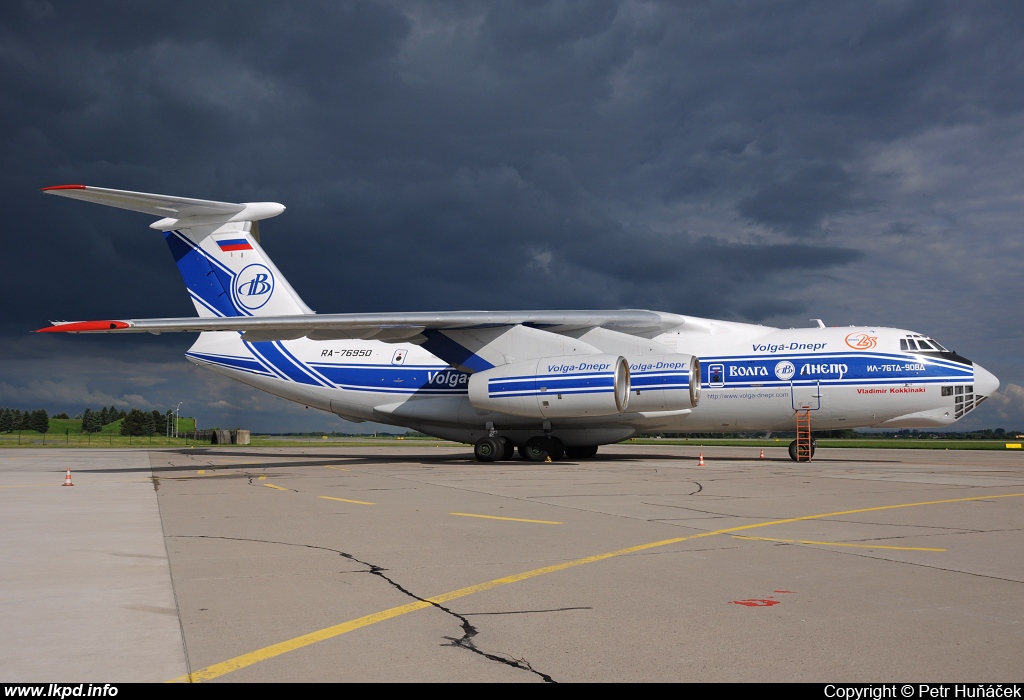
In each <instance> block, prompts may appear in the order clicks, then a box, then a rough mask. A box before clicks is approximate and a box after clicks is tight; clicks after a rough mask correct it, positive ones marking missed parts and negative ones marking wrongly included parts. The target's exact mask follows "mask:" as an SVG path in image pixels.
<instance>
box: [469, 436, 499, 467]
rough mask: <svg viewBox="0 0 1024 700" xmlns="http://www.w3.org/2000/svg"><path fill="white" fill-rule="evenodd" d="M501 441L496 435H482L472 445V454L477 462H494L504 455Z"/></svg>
mask: <svg viewBox="0 0 1024 700" xmlns="http://www.w3.org/2000/svg"><path fill="white" fill-rule="evenodd" d="M503 442H504V440H503V439H502V438H498V437H482V438H480V439H479V440H477V441H476V444H475V445H474V446H473V456H474V457H476V461H478V462H496V461H498V460H499V459H501V458H502V457H503V456H504V455H505V446H504V445H503V444H502V443H503Z"/></svg>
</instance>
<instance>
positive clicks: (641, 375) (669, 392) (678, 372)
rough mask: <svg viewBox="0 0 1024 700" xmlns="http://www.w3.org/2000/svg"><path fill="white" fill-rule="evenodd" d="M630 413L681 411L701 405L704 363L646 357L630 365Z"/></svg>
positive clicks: (684, 357)
mask: <svg viewBox="0 0 1024 700" xmlns="http://www.w3.org/2000/svg"><path fill="white" fill-rule="evenodd" d="M629 382H630V393H629V410H630V411H679V410H682V409H685V408H694V407H695V406H696V405H697V404H698V403H700V360H699V359H697V357H695V356H693V355H683V354H671V355H644V356H642V357H638V358H632V359H630V361H629Z"/></svg>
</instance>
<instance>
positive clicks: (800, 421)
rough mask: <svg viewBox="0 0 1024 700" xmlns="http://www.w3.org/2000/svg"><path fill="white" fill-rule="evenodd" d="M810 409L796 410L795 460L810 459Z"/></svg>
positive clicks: (803, 460) (808, 460)
mask: <svg viewBox="0 0 1024 700" xmlns="http://www.w3.org/2000/svg"><path fill="white" fill-rule="evenodd" d="M811 456H812V455H811V411H810V410H809V409H800V410H798V411H797V412H796V461H798V462H810V461H811Z"/></svg>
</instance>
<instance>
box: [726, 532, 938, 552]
mask: <svg viewBox="0 0 1024 700" xmlns="http://www.w3.org/2000/svg"><path fill="white" fill-rule="evenodd" d="M733 539H737V540H760V541H762V542H785V543H787V544H824V545H828V546H829V547H859V548H861V549H898V550H901V551H907V552H945V551H947V550H946V549H945V548H943V547H893V546H891V545H884V544H853V543H852V542H818V541H816V540H780V539H776V538H774V537H749V536H747V535H733Z"/></svg>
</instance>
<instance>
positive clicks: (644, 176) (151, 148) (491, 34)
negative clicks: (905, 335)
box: [0, 1, 1024, 410]
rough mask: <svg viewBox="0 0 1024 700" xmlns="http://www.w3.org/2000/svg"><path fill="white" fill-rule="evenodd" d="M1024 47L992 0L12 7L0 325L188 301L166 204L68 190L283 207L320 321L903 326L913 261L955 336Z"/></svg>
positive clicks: (1011, 284) (1002, 299)
mask: <svg viewBox="0 0 1024 700" xmlns="http://www.w3.org/2000/svg"><path fill="white" fill-rule="evenodd" d="M1022 35H1024V13H1022V12H1020V11H1018V10H1017V8H1016V7H1015V6H1013V5H1009V4H1001V3H971V4H969V5H965V4H957V3H942V2H930V1H929V2H925V1H921V2H916V1H910V2H876V3H862V2H858V3H834V2H771V3H765V2H738V3H728V4H727V3H712V4H705V3H692V4H690V3H669V2H666V3H660V2H611V1H602V2H568V1H567V2H555V1H552V2H545V1H538V2H527V3H513V2H480V3H475V2H464V3H434V2H420V3H417V2H411V3H404V2H403V3H389V2H320V3H305V4H300V5H296V4H287V3H269V2H266V3H261V2H245V3H201V2H182V3H176V4H175V5H174V6H173V7H163V6H159V5H151V4H146V3H119V2H107V3H103V2H97V3H89V4H82V3H71V2H67V3H63V2H42V1H26V2H20V3H7V4H5V5H3V6H2V7H0V157H2V158H3V161H4V162H5V164H7V165H8V167H6V168H4V169H3V171H0V205H2V206H3V210H4V213H5V216H4V218H3V220H2V221H0V237H2V240H3V243H4V249H5V255H4V256H0V294H2V295H3V297H4V298H5V299H7V300H10V299H16V300H17V303H15V304H8V308H9V310H8V312H7V313H6V315H5V319H4V322H3V325H2V327H0V333H2V334H4V335H3V337H6V338H14V339H15V340H12V341H11V343H13V344H15V345H17V347H19V348H21V350H19V351H18V352H23V351H25V350H24V348H26V347H32V348H36V350H34V351H33V352H40V353H42V352H46V353H51V352H52V353H56V354H57V355H56V356H60V357H70V353H72V352H73V351H72V350H70V349H68V348H71V347H75V346H74V345H73V344H72V345H65V344H63V343H61V344H53V343H51V344H50V345H49V346H45V343H46V342H48V341H50V340H52V339H42V340H39V339H35V338H34V339H31V340H27V339H26V338H25V337H24V335H23V334H24V333H26V332H27V331H28V330H29V329H31V328H35V327H38V326H39V325H42V324H43V322H45V320H47V319H55V318H89V317H97V316H106V315H109V316H124V317H132V316H160V315H168V316H174V315H190V314H192V313H193V310H192V306H191V303H190V302H189V301H188V298H187V295H186V294H185V292H184V289H183V288H182V285H181V283H180V280H179V278H178V277H177V273H176V271H175V270H174V268H173V266H172V265H171V264H170V259H169V257H168V255H167V253H166V252H164V250H165V246H164V244H163V242H162V241H161V240H160V236H159V234H157V233H155V232H153V231H150V230H148V229H147V228H146V226H147V224H148V223H149V220H148V219H147V218H146V217H145V216H142V215H139V214H132V213H127V212H122V211H116V210H108V209H104V208H100V207H96V206H91V205H87V204H82V203H76V202H67V201H59V200H57V199H56V198H52V197H44V196H42V195H39V194H37V193H36V192H35V190H36V188H38V187H41V186H46V185H51V184H59V183H62V182H85V183H87V184H94V185H99V186H109V187H117V188H124V189H135V190H142V191H154V192H165V193H168V194H181V195H186V196H194V197H201V198H210V199H223V200H227V201H256V200H274V201H281V202H283V203H284V204H286V205H287V206H288V211H287V212H286V213H285V214H284V215H283V216H281V217H280V218H278V219H274V220H271V221H267V222H264V226H263V231H264V234H265V235H264V242H265V246H266V248H267V249H268V251H269V252H270V254H271V255H272V256H273V257H274V259H275V261H276V262H277V263H278V265H279V267H280V268H281V269H282V270H283V271H284V273H285V274H286V275H288V277H289V278H290V280H291V281H292V283H293V284H294V285H295V286H296V287H297V288H298V289H299V291H300V293H301V294H302V295H303V296H304V297H305V299H306V301H307V302H308V303H309V304H310V305H311V306H313V307H314V308H316V309H318V310H320V311H373V310H406V309H408V310H414V309H416V310H423V309H455V308H524V307H528V308H553V307H560V308H567V307H576V308H588V307H589V308H600V307H619V306H632V307H647V308H660V309H664V310H669V311H678V312H684V313H693V314H696V315H707V316H713V317H719V318H731V319H736V320H750V321H759V322H760V321H765V322H775V323H781V324H785V325H792V324H793V323H794V321H795V322H804V321H805V317H806V316H807V315H809V313H810V312H811V311H812V310H815V311H814V315H821V314H824V313H825V312H826V311H831V312H832V314H833V315H835V316H838V317H841V318H846V317H848V316H851V315H856V316H857V318H856V319H852V318H851V319H850V321H851V322H852V321H853V320H859V321H870V322H879V321H888V322H891V323H894V324H895V323H897V322H902V324H903V325H913V324H912V321H914V319H913V318H912V319H910V320H909V321H906V320H905V319H903V317H902V316H900V314H901V313H904V310H894V309H892V307H891V306H890V305H888V304H887V301H888V300H889V299H891V298H892V294H891V292H890V293H889V294H888V295H887V294H886V293H885V291H886V290H887V289H891V287H892V285H893V284H895V283H896V282H897V280H898V284H899V285H900V286H901V289H905V290H907V291H906V292H905V294H904V296H906V297H913V298H919V299H920V304H919V305H918V306H917V307H915V309H916V310H915V311H914V313H915V314H918V315H919V316H920V318H921V320H922V321H923V322H924V321H927V322H928V323H936V324H939V325H940V326H941V327H940V328H939V329H938V330H945V329H947V326H948V332H950V333H954V332H957V331H956V327H955V326H954V325H953V324H952V322H947V321H945V320H944V319H946V318H956V317H957V316H958V314H957V311H956V309H952V308H951V307H950V305H951V304H952V305H961V304H962V305H963V308H964V309H971V308H972V307H978V306H979V304H978V303H977V301H976V300H975V301H972V293H974V292H972V290H980V289H991V290H992V291H991V292H990V296H989V297H987V298H986V301H987V305H984V306H985V308H989V307H992V306H996V307H998V306H999V304H1008V303H1011V302H1010V301H1009V300H1010V299H1012V298H1014V293H1015V292H1019V291H1021V286H1020V283H1019V281H1013V277H1012V276H1011V275H1010V273H1009V272H1005V273H1004V272H1002V271H1001V268H999V266H998V265H997V266H995V267H994V268H992V269H988V270H986V274H985V275H984V276H981V275H980V274H976V273H975V272H974V271H973V268H972V267H971V266H969V265H967V264H963V262H961V261H964V262H965V261H968V260H970V259H971V257H970V256H971V255H974V254H975V252H976V250H977V249H978V248H977V247H978V246H979V245H981V246H983V247H985V248H986V249H988V250H990V251H997V255H996V257H1003V258H1005V257H1008V256H1009V255H1010V254H1011V253H1012V250H1010V247H1012V245H1013V243H1012V242H1008V241H1012V239H1009V238H1007V237H1006V235H1005V233H1004V231H1005V230H1006V222H1011V221H1014V220H1015V219H1016V220H1017V221H1018V222H1019V220H1020V216H1019V215H1020V214H1021V212H1020V211H1019V209H1020V207H1019V205H1015V204H1012V202H1013V201H1014V200H1013V199H1012V194H1010V193H1011V192H1013V191H1014V186H1015V185H1018V184H1020V183H1019V182H1018V180H1019V179H1020V176H1019V175H1017V174H1016V173H1019V172H1021V171H1024V168H1021V167H1018V165H1020V164H1018V163H1017V162H1016V160H1014V158H1015V157H1014V156H1013V155H1012V154H1014V153H1018V152H1024V136H1022V134H1024V120H1022V108H1024V89H1022V88H1024V85H1022V82H1024V76H1022V75H1021V72H1020V66H1022V65H1024V43H1022V42H1020V40H1019V38H1020V36H1022ZM997 166H998V167H997ZM990 171H998V172H999V173H1000V175H999V176H998V177H995V176H993V177H992V179H991V181H990V182H986V180H987V178H988V176H987V175H986V173H987V172H990ZM983 185H987V186H983ZM1002 188H1005V193H1004V190H1003V189H1002ZM994 193H995V194H994ZM994 211H998V212H999V217H994V216H993V214H992V212H994ZM979 212H988V215H987V218H986V217H983V216H981V215H980V214H979ZM968 230H969V231H970V232H971V235H972V236H973V241H974V247H973V248H972V247H971V246H965V245H963V244H962V242H960V241H959V239H958V238H957V236H962V235H963V234H962V232H963V231H968ZM908 232H912V233H908ZM894 241H900V242H901V243H900V245H899V246H897V245H895V244H894ZM982 242H983V243H982ZM1008 246H1009V247H1008ZM999 251H1001V253H1002V255H999V253H998V252H999ZM946 266H949V267H950V268H951V269H952V268H955V269H956V272H955V273H954V272H950V273H949V274H947V275H946V276H945V277H944V279H945V280H947V282H946V283H944V284H945V287H948V285H949V284H954V285H956V290H957V298H956V300H955V301H952V302H951V301H950V300H948V299H946V298H942V297H941V296H936V295H939V294H940V293H941V290H942V289H943V288H944V285H943V284H936V282H935V279H934V276H933V277H932V278H929V277H928V274H927V273H928V271H929V270H932V271H934V270H939V269H942V270H945V269H946ZM996 280H999V281H1000V282H1001V281H1002V280H1006V282H1005V283H1001V284H996ZM986 285H988V286H986ZM977 293H978V294H980V292H977ZM915 295H917V296H915ZM993 299H995V300H998V301H997V303H995V304H993ZM940 304H941V305H944V306H942V308H943V313H942V314H940V313H939V312H935V313H934V314H933V313H932V311H930V310H929V309H937V308H940ZM822 307H824V310H822ZM897 311H899V313H897ZM986 313H988V312H986ZM890 314H891V315H892V316H893V317H895V318H892V319H890V318H889V315H890ZM960 315H961V316H963V315H966V316H969V317H971V318H972V319H974V320H976V321H977V322H978V323H981V322H982V320H984V321H985V322H988V321H989V320H992V319H995V318H998V316H999V314H998V313H996V312H995V311H993V312H992V313H991V319H990V317H989V316H987V315H983V314H970V313H964V314H960ZM864 316H869V317H870V318H864ZM873 319H878V320H877V321H876V320H873ZM933 319H934V320H933ZM943 324H946V325H943ZM1006 333H1009V331H1006ZM972 334H973V335H975V336H976V335H977V334H976V333H975V332H973V331H972V333H966V332H965V337H971V335H972ZM97 342H99V341H97ZM1000 342H1002V343H1004V345H1003V346H1001V347H1005V348H1007V350H1006V351H1005V352H1004V351H1001V352H1002V354H1003V355H1004V356H1006V357H1007V358H1009V359H1006V360H1005V364H1004V366H1006V367H1011V368H1013V369H1012V373H1013V374H1011V375H1008V376H1014V377H1018V378H1017V380H1016V381H1017V382H1018V383H1021V382H1024V376H1018V375H1019V374H1020V371H1024V370H1020V366H1021V363H1020V362H1019V360H1017V359H1012V358H1017V357H1018V356H1019V352H1015V351H1013V350H1012V349H1010V348H1012V347H1013V345H1014V343H1016V342H1017V338H1016V337H1015V336H1014V337H1011V336H1009V335H1004V336H1003V340H1001V341H1000ZM34 343H40V344H39V345H34ZM26 344H27V345H26ZM44 346H45V347H48V348H50V350H45V351H44V350H43V348H44ZM172 346H173V352H172V351H170V350H168V352H169V353H171V354H174V353H179V354H180V351H181V348H180V347H179V343H177V341H176V340H175V341H174V342H172V343H171V344H170V345H168V346H167V347H172ZM11 347H12V348H13V347H14V345H12V346H11ZM78 347H79V348H80V349H81V352H83V353H84V354H86V355H89V356H94V357H100V356H102V355H103V354H104V353H112V354H114V355H115V356H116V357H118V358H123V359H124V361H126V362H128V361H130V359H131V358H132V357H137V356H138V355H139V353H144V354H147V355H148V354H149V353H153V352H156V350H155V348H157V347H162V346H160V345H159V343H149V344H148V345H146V344H141V345H134V344H133V345H131V346H130V347H131V350H130V351H128V350H115V349H114V345H113V344H110V343H106V344H103V343H100V344H99V345H94V344H92V342H91V341H90V344H85V345H80V346H78ZM122 347H129V346H122ZM54 348H60V350H59V351H58V350H55V349H54ZM64 353H68V354H64ZM160 358H161V360H162V358H164V355H163V354H161V355H160ZM163 366H164V365H161V367H163ZM167 366H170V365H169V364H168V365H167ZM160 371H161V372H165V371H167V370H165V369H161V370H160ZM998 373H999V372H997V374H998ZM106 376H108V377H110V376H113V375H112V374H111V375H106ZM2 379H3V378H2V377H0V381H2ZM16 384H17V382H13V383H12V382H11V381H8V386H10V387H15V386H16ZM108 393H110V392H108ZM115 393H116V392H115ZM122 393H124V392H122ZM223 400H224V401H225V405H228V404H230V405H237V401H230V400H228V399H226V398H225V399H223ZM2 403H3V401H2V399H0V404H2ZM225 410H227V409H225Z"/></svg>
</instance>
